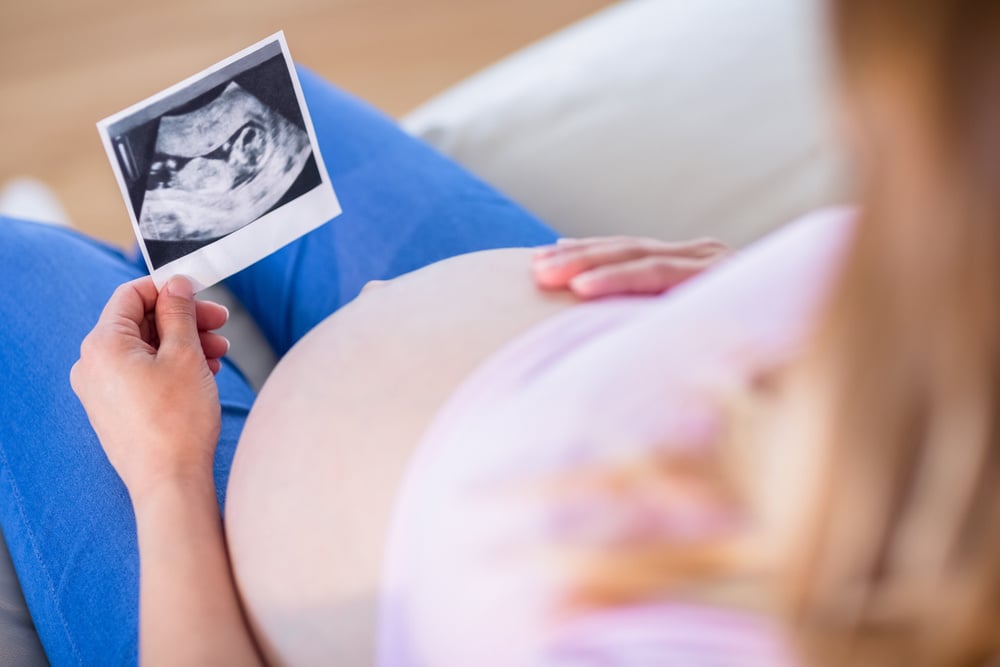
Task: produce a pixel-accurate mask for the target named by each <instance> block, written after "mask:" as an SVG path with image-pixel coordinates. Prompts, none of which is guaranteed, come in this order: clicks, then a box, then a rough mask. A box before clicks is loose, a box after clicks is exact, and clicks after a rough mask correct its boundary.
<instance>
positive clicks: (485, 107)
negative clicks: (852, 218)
mask: <svg viewBox="0 0 1000 667" xmlns="http://www.w3.org/2000/svg"><path fill="white" fill-rule="evenodd" d="M824 42H825V40H824V39H823V29H822V16H821V13H820V12H819V11H818V4H817V0H632V1H630V2H623V3H620V4H618V5H614V6H612V7H611V8H609V9H607V10H605V11H602V12H600V13H598V14H596V15H594V16H592V17H590V18H588V19H585V20H584V21H582V22H580V23H578V24H576V25H574V26H571V27H570V28H568V29H566V30H563V31H562V32H560V33H557V34H556V35H554V36H552V37H550V38H548V39H545V40H543V41H542V42H539V43H537V44H535V45H533V46H531V47H529V48H527V49H525V50H523V51H521V52H519V53H517V54H515V55H513V56H511V57H509V58H507V59H506V60H504V61H502V62H500V63H499V64H497V65H495V66H493V67H491V68H489V69H487V70H484V71H483V72H482V73H480V74H478V75H476V76H474V77H472V78H471V79H469V80H467V81H466V82H464V83H462V84H460V85H459V86H457V87H455V88H453V89H451V90H450V91H448V92H446V93H444V94H443V95H441V96H439V97H437V98H436V99H434V100H432V101H430V102H429V103H427V104H426V105H424V106H422V107H420V108H419V109H417V110H416V111H414V112H413V113H412V114H410V115H409V116H408V117H407V118H405V119H404V121H403V125H404V127H406V128H407V130H408V131H410V132H411V133H413V134H415V135H417V136H419V137H422V138H423V139H425V140H427V141H428V142H430V143H431V144H433V145H435V146H436V147H437V148H439V149H440V150H441V151H443V152H444V153H446V154H448V155H450V156H452V157H453V158H455V159H456V160H458V161H459V162H461V163H462V164H464V165H466V166H467V167H469V168H470V169H471V170H472V171H473V172H475V173H477V174H478V175H480V176H481V177H482V178H483V179H484V180H486V181H488V182H489V183H491V184H493V185H495V186H497V187H498V188H499V189H501V190H503V191H505V192H506V193H507V194H509V195H510V196H512V197H513V198H514V199H515V200H517V201H519V202H520V203H522V204H524V205H525V206H526V207H528V208H529V209H531V210H532V211H533V212H535V213H537V214H538V215H540V216H541V217H542V218H543V219H545V220H547V221H548V222H550V223H551V224H552V225H554V226H555V227H556V228H557V229H558V230H560V231H561V232H563V233H565V234H569V235H588V234H607V233H627V234H639V235H648V236H657V237H663V238H679V237H691V236H701V235H712V236H716V237H719V238H721V239H723V240H725V241H727V242H730V243H733V244H742V243H745V242H747V241H749V240H751V239H753V238H755V237H757V236H759V235H761V234H762V233H764V232H766V231H768V230H770V229H772V228H774V227H776V226H777V225H779V224H781V223H783V222H785V221H787V220H790V219H792V218H793V217H796V216H797V215H800V214H802V213H805V212H807V211H809V210H811V209H814V208H817V207H820V206H824V205H828V204H831V203H834V202H836V201H837V200H839V199H840V195H839V192H840V188H839V187H838V181H839V178H838V174H839V169H838V163H839V162H838V159H837V156H836V154H835V151H834V150H833V148H832V147H831V141H830V138H829V131H828V128H829V126H830V125H831V123H830V122H829V116H830V114H829V109H830V108H831V106H832V105H831V104H829V100H828V99H827V86H826V82H827V80H828V76H827V68H826V66H825V59H824V57H823V55H822V54H823V53H824V51H825V43H824Z"/></svg>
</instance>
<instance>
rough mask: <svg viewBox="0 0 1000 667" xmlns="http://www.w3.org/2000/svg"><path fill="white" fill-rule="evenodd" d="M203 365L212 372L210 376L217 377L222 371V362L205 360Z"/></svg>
mask: <svg viewBox="0 0 1000 667" xmlns="http://www.w3.org/2000/svg"><path fill="white" fill-rule="evenodd" d="M205 363H207V364H208V370H210V371H212V375H218V374H219V371H220V370H222V362H221V361H219V360H218V359H206V360H205Z"/></svg>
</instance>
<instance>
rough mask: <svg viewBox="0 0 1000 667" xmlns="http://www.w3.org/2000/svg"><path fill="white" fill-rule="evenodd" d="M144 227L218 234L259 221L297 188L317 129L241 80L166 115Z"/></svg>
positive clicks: (199, 236) (185, 235) (175, 237)
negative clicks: (307, 127)
mask: <svg viewBox="0 0 1000 667" xmlns="http://www.w3.org/2000/svg"><path fill="white" fill-rule="evenodd" d="M153 152H154V154H153V156H152V160H151V161H150V163H149V171H148V174H147V177H146V191H145V193H144V196H143V198H142V208H141V211H140V214H139V228H140V232H141V234H142V236H143V238H144V239H147V240H150V241H204V240H209V239H215V238H219V237H222V236H225V235H226V234H229V233H231V232H234V231H236V230H237V229H240V228H241V227H244V226H246V225H247V224H249V223H251V222H253V221H254V220H256V219H257V218H259V217H260V216H262V215H263V214H264V213H266V212H267V211H268V210H269V209H270V208H271V207H273V206H274V205H275V204H276V203H278V201H279V200H280V199H281V198H282V196H283V195H284V194H285V193H286V192H287V191H288V190H289V188H291V186H292V184H293V183H294V182H295V180H296V179H297V178H298V176H299V174H300V173H301V172H302V170H303V169H304V167H305V166H306V163H307V161H308V160H309V158H310V156H311V155H312V149H311V146H310V142H309V135H308V134H307V133H306V132H305V130H303V129H302V128H300V127H297V126H296V125H294V124H293V123H291V122H290V121H288V120H287V119H285V118H284V117H283V116H282V115H281V114H279V113H277V112H276V111H274V110H273V109H271V108H269V107H268V106H267V105H265V104H264V103H263V102H261V101H260V100H259V99H258V98H257V97H255V96H254V95H253V94H251V93H250V92H248V91H247V90H246V89H244V88H243V87H241V86H240V85H239V84H237V83H236V82H235V81H234V82H230V83H229V84H228V85H226V86H225V88H224V89H223V90H222V92H221V94H219V96H218V97H216V98H214V99H212V100H211V101H209V102H207V103H206V104H205V105H204V106H202V107H200V108H198V109H194V110H191V111H188V112H186V113H183V114H180V115H164V116H161V117H160V119H159V126H158V128H157V132H156V142H155V148H154V151H153Z"/></svg>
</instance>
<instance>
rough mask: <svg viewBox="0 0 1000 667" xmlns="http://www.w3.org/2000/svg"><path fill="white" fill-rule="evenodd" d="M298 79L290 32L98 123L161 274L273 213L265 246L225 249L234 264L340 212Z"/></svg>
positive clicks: (243, 242) (245, 240)
mask: <svg viewBox="0 0 1000 667" xmlns="http://www.w3.org/2000/svg"><path fill="white" fill-rule="evenodd" d="M294 77H296V74H295V70H294V68H293V67H292V66H291V59H290V57H289V55H288V52H287V46H286V45H285V43H284V38H283V35H281V34H280V33H279V34H278V35H275V36H274V37H273V38H270V39H269V40H265V41H264V42H261V43H260V44H258V45H255V46H254V47H251V48H250V49H247V50H246V51H244V52H242V53H240V54H237V56H234V57H232V58H230V59H227V60H226V61H224V62H223V63H220V64H219V65H217V66H215V67H214V68H211V69H210V70H206V72H203V73H202V74H200V75H197V76H196V77H192V78H191V79H189V80H188V81H185V82H184V83H182V84H178V85H177V86H174V87H173V88H171V89H169V90H167V91H165V92H164V93H161V94H160V95H157V96H154V97H153V98H150V100H147V101H146V102H143V103H140V104H139V105H136V106H135V107H133V108H131V109H129V110H126V111H124V112H122V113H121V114H117V115H116V116H113V117H111V118H109V119H107V120H105V121H102V122H101V123H99V124H98V127H99V129H100V131H101V134H102V138H103V139H104V142H105V148H106V149H107V150H108V152H109V158H110V159H111V162H112V166H113V167H114V168H115V172H116V175H117V176H118V180H119V184H120V185H121V186H122V190H123V194H124V195H125V198H126V201H127V203H128V205H129V206H130V207H131V211H130V213H131V217H132V220H133V224H134V225H135V227H136V232H137V236H138V238H139V240H140V243H141V245H142V247H143V251H144V255H145V256H146V259H147V261H148V263H149V265H150V269H151V270H157V269H160V268H161V267H164V266H166V265H169V264H171V263H172V262H177V261H178V260H180V259H182V258H185V257H187V256H188V255H191V254H192V253H196V252H199V251H202V249H204V248H206V247H207V246H211V245H213V244H217V243H218V242H220V241H221V240H223V239H225V238H227V237H229V236H230V235H232V234H234V232H237V231H239V230H243V229H244V228H247V227H248V226H251V225H252V224H253V223H255V221H258V220H262V219H267V218H273V220H272V221H271V222H272V224H271V225H269V230H268V231H267V232H266V234H264V243H263V244H262V245H261V246H260V247H259V248H253V239H252V235H251V234H249V233H246V232H245V233H242V236H241V237H240V241H239V243H236V242H230V243H226V244H223V245H224V247H225V249H226V250H225V252H228V253H229V256H225V257H223V260H224V261H223V263H224V264H226V265H227V266H229V265H232V264H234V260H233V258H232V257H231V256H232V255H233V253H235V254H236V255H238V256H239V258H240V262H244V261H245V260H246V259H247V258H248V257H250V256H251V255H259V256H257V257H255V259H254V260H253V261H256V259H259V258H260V256H263V254H266V253H267V252H273V251H274V250H276V249H277V247H280V245H284V243H287V242H288V241H290V240H292V239H294V238H295V237H297V236H299V235H301V234H302V233H305V231H309V229H312V228H314V227H315V226H318V225H319V224H322V223H323V222H325V221H326V220H328V219H329V218H331V217H333V216H335V215H336V214H337V213H339V212H340V209H339V204H337V202H336V197H335V195H334V193H333V188H332V186H331V185H330V184H329V178H328V177H326V173H325V170H324V169H322V160H321V159H320V158H319V151H318V146H317V143H316V139H315V134H314V132H313V131H312V124H311V122H309V119H308V110H307V109H306V107H305V104H304V101H303V100H302V99H301V94H300V92H299V89H298V86H297V79H296V78H294ZM324 186H325V187H324ZM318 189H321V190H323V196H321V197H320V196H316V195H317V190H318ZM306 195H312V196H311V197H305V196H306ZM299 199H303V201H302V202H298V200H299ZM297 202H298V203H297ZM290 205H294V206H293V208H294V209H295V211H294V215H293V212H292V211H289V212H286V213H285V214H283V215H275V216H272V215H271V214H272V213H276V212H279V211H281V209H283V208H284V207H286V206H290ZM309 211H313V212H314V214H315V215H316V216H319V217H323V216H326V217H323V219H322V220H319V221H318V222H316V221H315V220H307V221H306V222H305V224H303V223H302V222H301V221H300V220H299V218H300V217H301V214H303V213H308V212H309ZM279 218H280V219H281V220H284V221H285V222H286V223H288V224H289V225H291V229H288V230H284V231H282V230H278V232H277V233H278V234H279V235H283V236H288V237H289V238H288V239H287V240H283V241H282V242H281V243H280V245H278V246H277V247H273V246H275V245H276V243H275V232H276V230H275V229H274V225H275V224H277V223H276V222H275V221H276V220H277V219H279ZM305 227H308V229H305ZM302 229H304V231H302ZM289 232H291V233H289ZM251 250H253V252H251ZM218 254H219V253H217V252H216V253H215V255H213V256H210V257H208V258H207V260H206V262H207V261H209V260H210V262H211V263H214V264H218V257H217V255H218ZM192 261H193V260H192ZM206 262H202V264H205V263H206ZM188 264H191V262H188ZM178 268H184V267H178ZM154 277H155V276H154ZM220 279H221V278H220Z"/></svg>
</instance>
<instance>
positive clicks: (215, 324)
mask: <svg viewBox="0 0 1000 667" xmlns="http://www.w3.org/2000/svg"><path fill="white" fill-rule="evenodd" d="M194 314H195V320H196V321H197V323H198V330H199V331H213V330H215V329H218V328H219V327H221V326H222V325H223V324H225V323H226V322H228V321H229V309H228V308H226V307H225V306H223V305H222V304H219V303H215V302H214V301H195V302H194Z"/></svg>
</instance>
